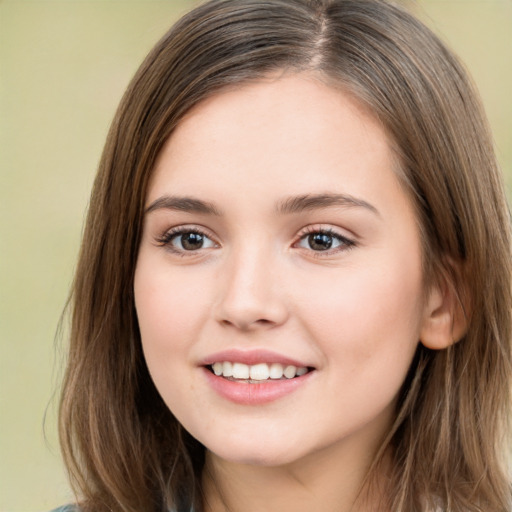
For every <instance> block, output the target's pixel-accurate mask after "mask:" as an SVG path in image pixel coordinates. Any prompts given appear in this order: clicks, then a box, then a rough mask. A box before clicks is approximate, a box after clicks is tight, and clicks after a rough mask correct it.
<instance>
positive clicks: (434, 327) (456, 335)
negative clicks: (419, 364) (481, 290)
mask: <svg viewBox="0 0 512 512" xmlns="http://www.w3.org/2000/svg"><path fill="white" fill-rule="evenodd" d="M462 292H463V291H462ZM464 296H465V294H464V293H460V294H459V293H457V289H456V288H455V284H454V282H453V280H452V279H450V278H449V277H448V276H447V275H446V274H444V275H442V276H441V277H440V279H439V281H438V284H435V285H433V286H432V288H431V289H430V292H429V294H428V296H427V300H426V303H425V308H424V316H423V323H422V326H421V332H420V340H421V343H422V344H423V345H424V346H425V347H427V348H430V349H432V350H442V349H445V348H447V347H449V346H450V345H453V344H454V343H457V342H458V341H459V340H460V339H461V338H462V337H463V336H464V335H465V334H466V330H467V326H468V312H467V308H465V307H464V304H463V302H462V299H463V297H464Z"/></svg>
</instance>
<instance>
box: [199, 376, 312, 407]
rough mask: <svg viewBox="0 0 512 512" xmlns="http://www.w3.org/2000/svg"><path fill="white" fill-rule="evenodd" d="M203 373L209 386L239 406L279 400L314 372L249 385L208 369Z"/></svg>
mask: <svg viewBox="0 0 512 512" xmlns="http://www.w3.org/2000/svg"><path fill="white" fill-rule="evenodd" d="M204 372H205V375H206V378H207V380H208V383H209V384H210V386H211V387H212V388H213V389H214V390H215V391H216V392H217V393H218V394H219V395H220V396H222V397H223V398H226V399H227V400H229V401H230V402H234V403H237V404H241V405H260V404H265V403H268V402H273V401H275V400H279V399H280V398H283V397H285V396H287V395H289V394H291V393H293V392H295V391H296V390H297V389H299V388H300V387H301V386H303V385H304V384H306V383H307V382H308V381H309V379H310V377H311V375H312V374H313V373H314V371H310V372H308V373H306V374H305V375H301V376H300V377H295V378H293V379H286V380H285V379H280V380H265V381H262V382H261V383H256V384H253V383H251V384H249V383H247V382H237V381H233V380H228V379H225V378H224V377H219V376H217V375H215V374H214V373H212V372H211V371H210V370H209V369H207V368H204Z"/></svg>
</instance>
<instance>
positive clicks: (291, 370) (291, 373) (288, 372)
mask: <svg viewBox="0 0 512 512" xmlns="http://www.w3.org/2000/svg"><path fill="white" fill-rule="evenodd" d="M296 372H297V367H296V366H292V365H290V366H287V367H286V368H285V369H284V372H283V373H284V376H285V377H286V378H287V379H293V377H295V374H296Z"/></svg>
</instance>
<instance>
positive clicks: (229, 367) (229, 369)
mask: <svg viewBox="0 0 512 512" xmlns="http://www.w3.org/2000/svg"><path fill="white" fill-rule="evenodd" d="M221 364H222V366H223V370H222V375H223V376H224V377H232V376H233V364H232V363H230V362H229V361H224V362H223V363H221Z"/></svg>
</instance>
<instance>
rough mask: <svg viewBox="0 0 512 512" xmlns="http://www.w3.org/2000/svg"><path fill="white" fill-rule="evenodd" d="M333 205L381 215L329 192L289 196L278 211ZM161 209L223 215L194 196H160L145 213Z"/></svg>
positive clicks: (364, 204) (355, 200)
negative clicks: (363, 209)
mask: <svg viewBox="0 0 512 512" xmlns="http://www.w3.org/2000/svg"><path fill="white" fill-rule="evenodd" d="M332 206H339V207H358V208H365V209H367V210H369V211H371V212H372V213H374V214H376V215H377V216H380V213H379V211H378V210H377V208H375V206H373V205H372V204H370V203H368V202H367V201H364V200H363V199H358V198H356V197H353V196H351V195H347V194H329V193H325V194H304V195H301V196H293V197H289V198H287V199H285V200H283V201H280V202H279V203H278V205H277V206H276V211H277V212H278V213H279V214H281V215H287V214H292V213H301V212H303V211H309V210H318V209H322V208H328V207H332ZM160 209H166V210H176V211H182V212H187V213H200V214H203V215H215V216H216V217H220V216H222V212H221V211H220V210H219V209H218V208H217V207H216V206H215V205H214V204H213V203H210V202H208V201H203V200H201V199H196V198H193V197H182V196H162V197H159V198H158V199H156V200H155V201H153V202H152V203H151V204H150V205H149V206H148V207H147V208H146V210H145V212H144V213H146V214H147V213H150V212H153V211H155V210H160Z"/></svg>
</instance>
